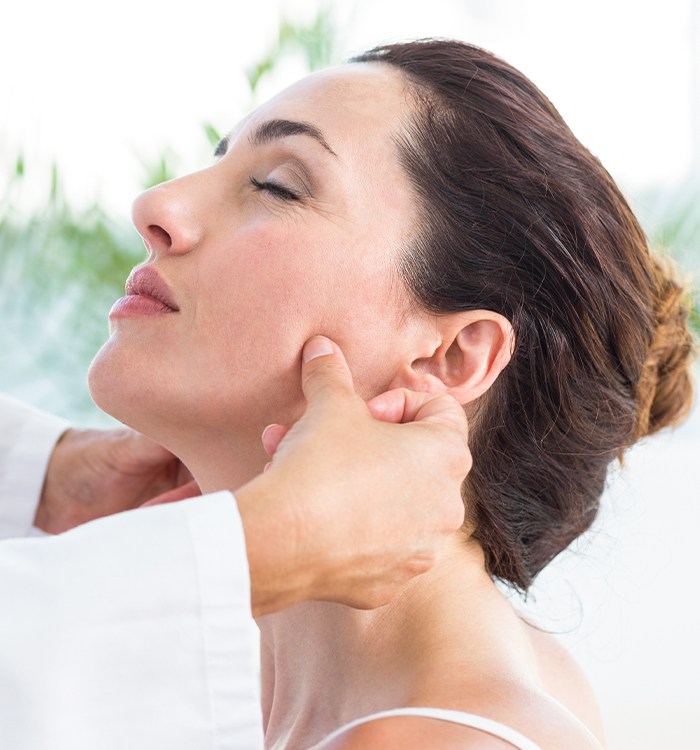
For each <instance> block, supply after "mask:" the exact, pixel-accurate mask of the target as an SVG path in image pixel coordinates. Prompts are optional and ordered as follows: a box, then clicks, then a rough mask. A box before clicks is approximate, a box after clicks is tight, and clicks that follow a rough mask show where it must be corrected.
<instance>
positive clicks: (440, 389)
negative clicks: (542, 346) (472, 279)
mask: <svg viewBox="0 0 700 750" xmlns="http://www.w3.org/2000/svg"><path fill="white" fill-rule="evenodd" d="M437 328H438V334H439V337H438V340H437V342H436V341H435V339H433V343H432V346H431V347H430V349H431V351H430V353H429V354H428V355H427V356H419V357H417V358H416V359H414V360H413V361H412V362H411V363H410V365H407V366H406V367H404V368H403V370H402V372H401V373H399V374H398V375H397V379H396V380H395V382H394V385H400V386H404V387H406V388H410V389H411V390H416V391H427V392H430V393H449V394H450V395H451V396H453V397H454V398H455V399H456V400H457V401H459V403H461V404H468V403H469V402H471V401H473V400H474V399H476V398H478V397H479V396H481V395H482V394H483V393H485V392H486V391H487V390H488V389H489V388H490V387H491V386H492V385H493V383H494V382H495V380H496V378H497V377H498V376H499V374H500V373H501V371H502V370H503V368H504V367H505V366H506V365H507V364H508V362H509V361H510V357H511V355H512V353H513V348H514V335H513V327H512V326H511V324H510V322H509V321H508V320H506V318H504V317H503V316H502V315H500V314H498V313H495V312H492V311H490V310H470V311H468V312H463V313H455V314H453V315H449V316H444V317H441V318H438V319H437ZM434 332H435V329H434V328H433V333H434ZM399 381H400V382H399Z"/></svg>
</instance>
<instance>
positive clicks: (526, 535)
mask: <svg viewBox="0 0 700 750" xmlns="http://www.w3.org/2000/svg"><path fill="white" fill-rule="evenodd" d="M134 221H135V224H136V226H137V228H138V230H139V231H140V233H141V234H142V236H143V238H144V241H145V243H146V246H147V248H148V251H149V260H148V262H147V263H146V264H145V265H144V266H142V267H141V268H140V269H138V270H137V271H136V272H135V273H134V274H132V276H131V277H130V281H129V282H128V283H127V292H128V293H129V294H131V295H132V296H130V297H127V298H125V300H123V301H121V302H119V303H117V305H116V306H115V308H114V309H113V312H112V316H111V321H112V332H111V337H110V339H109V341H108V342H107V343H106V344H105V346H104V347H103V349H102V350H101V352H100V353H99V355H98V356H97V358H96V360H95V362H94V363H93V366H92V369H91V374H90V384H91V390H92V393H93V396H94V398H95V400H96V401H97V403H98V404H99V405H100V406H101V407H102V408H103V409H105V410H106V411H108V412H110V413H111V414H114V415H115V416H117V417H118V418H119V419H121V420H122V421H125V422H127V423H128V424H130V425H131V426H133V427H135V428H137V429H138V430H140V431H142V432H145V433H146V434H148V435H150V436H151V437H153V438H155V439H156V440H158V441H159V442H161V443H163V444H164V445H166V446H167V447H168V448H169V449H170V450H172V451H173V452H174V453H175V454H176V455H178V456H179V457H180V458H181V459H182V460H183V461H184V463H185V464H186V465H187V466H188V467H189V468H190V470H191V471H192V473H193V475H194V476H195V478H196V479H197V480H198V482H199V484H200V486H201V487H202V489H203V490H205V491H208V490H214V489H218V488H219V487H223V486H238V485H240V484H242V483H244V482H245V481H247V480H248V479H249V478H251V477H252V476H253V475H255V474H256V473H257V472H259V471H260V469H261V467H262V466H263V464H264V462H265V461H266V456H265V455H264V452H263V451H262V449H261V447H260V446H259V440H258V435H259V434H260V430H261V429H262V428H263V427H264V426H265V425H266V424H268V423H269V422H285V423H291V422H293V421H295V420H296V419H297V418H298V417H299V415H300V414H301V412H302V410H303V400H302V397H301V393H300V391H299V387H298V385H297V382H298V381H297V371H298V353H299V351H300V349H301V346H302V344H303V342H304V341H305V340H306V339H307V338H309V336H310V335H312V334H314V333H318V332H320V333H324V334H325V335H327V336H329V337H330V338H332V339H334V340H335V341H337V342H338V343H339V345H340V346H341V348H342V349H343V351H344V353H345V354H346V357H347V359H348V362H349V364H350V367H351V370H352V371H353V374H354V378H355V383H356V386H357V388H358V390H359V392H360V393H361V394H362V395H363V396H364V397H366V398H369V397H371V396H373V395H375V394H377V393H380V392H382V391H385V390H387V389H390V388H395V387H403V388H409V389H412V390H416V391H427V392H436V393H448V394H450V395H452V396H454V397H455V398H456V399H457V400H458V401H459V402H460V403H462V404H464V406H465V409H466V412H467V415H468V417H469V419H470V425H471V436H472V437H471V448H472V454H473V457H474V466H473V469H472V471H471V473H470V475H469V477H468V478H467V480H466V481H465V484H464V488H463V495H464V500H465V504H466V509H467V521H466V522H465V526H464V529H463V531H462V532H460V533H459V534H458V535H455V537H454V538H453V539H452V540H451V541H450V543H449V544H447V545H446V547H445V550H444V555H443V557H442V559H441V561H440V562H439V563H438V564H437V565H436V566H435V568H434V569H433V570H432V571H431V572H430V573H428V574H426V575H424V576H421V577H420V578H418V579H417V580H416V581H415V582H414V583H413V584H411V585H410V586H409V587H408V588H407V589H406V591H405V593H404V594H403V595H402V596H401V597H400V598H399V599H398V600H397V601H396V602H394V603H393V604H391V605H389V606H387V607H385V608H382V609H380V610H377V611H358V610H353V609H350V608H347V607H343V606H340V605H335V604H332V603H327V602H316V603H310V604H304V605H300V606H298V607H294V608H292V609H290V610H287V611H285V612H282V613H279V614H275V615H271V616H268V617H265V618H261V620H260V627H261V633H262V661H263V665H262V666H263V709H264V715H265V725H266V726H265V729H266V746H267V747H270V748H282V747H285V748H309V747H312V746H314V747H316V746H318V747H319V748H324V750H331V748H333V749H334V750H338V749H342V750H350V749H352V748H360V747H361V748H390V747H394V746H396V747H402V748H426V747H430V748H438V749H442V748H445V749H447V748H453V747H459V748H494V750H497V748H504V749H505V748H507V747H512V746H513V745H515V746H516V747H522V748H533V747H541V748H543V749H544V750H554V749H555V748H567V750H578V748H581V750H583V749H584V748H585V749H587V748H596V747H600V744H602V742H603V740H602V730H601V728H600V720H599V716H598V711H597V708H596V706H595V701H594V699H593V697H592V696H591V692H590V689H589V687H588V685H587V684H586V681H585V679H584V678H583V677H582V675H581V674H580V672H579V671H578V668H577V667H576V665H575V664H574V663H573V661H572V660H571V658H570V657H569V656H567V654H566V653H565V652H564V651H563V650H562V649H561V648H560V647H559V646H558V645H557V644H556V643H555V642H554V641H553V640H552V639H550V638H549V637H548V636H547V635H545V634H543V633H541V632H539V631H538V630H536V629H535V628H533V627H531V626H530V625H529V624H528V623H526V622H524V621H523V620H522V618H520V617H519V616H518V615H517V613H516V612H515V611H514V610H513V609H512V607H511V606H510V604H509V603H508V602H507V601H506V600H505V598H504V597H503V596H502V595H501V594H500V593H499V591H498V589H497V588H496V586H495V584H494V579H501V580H503V581H505V582H507V583H510V584H511V585H513V586H515V587H516V588H518V589H521V590H526V589H527V587H528V586H529V585H530V583H531V582H532V580H533V579H534V577H535V576H536V575H537V573H538V572H539V571H540V570H541V569H542V568H543V567H544V566H545V565H546V564H547V563H548V562H549V561H550V560H551V559H552V558H553V557H555V556H556V555H557V554H558V553H559V552H560V551H561V550H563V549H564V548H565V547H566V546H567V545H568V544H569V543H570V542H571V541H572V540H573V539H575V538H576V537H577V536H578V535H580V534H581V533H583V532H584V531H585V530H586V529H587V528H588V527H589V526H590V524H591V523H592V521H593V519H594V518H595V515H596V512H597V508H598V502H599V498H600V494H601V492H602V489H603V486H604V483H605V477H606V472H607V468H608V465H609V464H610V462H611V461H613V460H614V459H615V458H617V457H619V456H620V455H621V454H622V452H623V451H624V450H625V449H626V448H627V447H629V446H630V445H632V444H633V443H634V442H635V441H636V440H637V439H639V438H641V437H643V436H644V435H646V434H650V433H652V432H655V431H657V430H659V429H661V428H662V427H664V426H666V425H669V424H673V423H675V422H677V421H678V420H679V419H681V418H682V416H684V414H685V413H686V411H687V409H688V407H689V403H690V395H691V388H690V381H689V377H688V367H689V363H690V361H691V358H692V342H691V338H690V335H689V333H688V330H687V327H686V317H687V310H686V308H685V306H684V304H683V302H682V292H681V289H680V287H679V286H678V285H677V284H676V282H675V281H674V280H673V278H672V276H671V275H670V273H669V272H667V270H666V269H665V267H664V266H663V264H662V263H661V262H660V261H659V260H658V259H656V258H654V257H653V256H652V255H651V254H650V252H649V249H648V247H647V244H646V240H645V238H644V235H643V233H642V231H641V229H640V228H639V225H638V223H637V222H636V220H635V218H634V216H633V215H632V214H631V212H630V210H629V208H628V206H627V204H626V203H625V201H624V199H623V197H622V196H621V194H620V193H619V191H618V189H617V187H616V186H615V184H614V183H613V181H612V180H611V178H610V177H609V175H608V174H607V173H606V172H605V170H604V169H603V168H602V167H601V165H600V164H599V162H598V161H597V160H596V159H595V158H594V157H593V156H591V155H590V154H589V153H588V151H586V150H585V149H584V148H583V146H581V144H580V143H579V142H578V141H577V140H576V139H575V137H574V136H573V135H572V134H571V132H570V131H569V129H568V128H567V126H566V125H565V123H564V122H563V121H562V119H561V117H560V116H559V115H558V113H557V112H556V110H555V109H554V108H553V107H552V105H551V104H550V103H549V101H548V100H547V99H546V98H545V97H544V96H543V95H542V94H541V93H540V92H539V91H538V90H537V89H536V88H535V87H534V86H533V85H532V83H530V82H529V81H528V80H527V79H526V78H524V76H522V74H520V73H519V72H517V71H516V70H514V69H513V68H512V67H510V66H509V65H507V64H506V63H504V62H503V61H501V60H499V59H498V58H496V57H494V56H492V55H491V54H489V53H487V52H484V51H483V50H480V49H477V48H474V47H471V46H469V45H466V44H462V43H460V42H451V41H430V40H428V41H424V42H415V43H408V44H398V45H388V46H384V47H380V48H377V49H375V50H372V51H370V52H368V53H366V54H364V55H361V56H359V57H358V58H356V59H355V60H354V61H353V62H352V63H351V64H349V65H345V66H342V67H340V68H336V69H331V70H327V71H321V72H319V73H316V74H314V75H312V76H309V77H308V78H306V79H304V80H302V81H300V82H299V83H297V84H296V85H294V86H292V87H291V88H289V89H287V90H286V91H284V92H282V93H281V94H280V95H278V96H277V97H275V98H274V99H272V100H271V101H270V102H268V103H267V104H265V105H263V106H262V107H260V108H259V109H258V110H256V111H255V112H253V113H252V114H251V115H250V116H248V117H247V118H246V119H245V120H244V121H243V122H242V123H240V124H239V125H238V127H237V128H236V129H234V131H233V132H232V133H231V134H230V135H229V136H228V137H227V138H226V139H224V141H223V142H222V144H220V146H219V148H218V149H217V161H216V162H215V164H214V165H213V166H211V167H209V168H208V169H205V170H203V171H202V172H198V173H196V174H193V175H190V176H188V177H185V178H183V179H179V180H174V181H172V182H169V183H165V184H163V185H160V186H158V187H156V188H154V189H152V190H151V191H149V192H147V193H145V194H144V195H143V196H141V197H140V198H139V199H138V200H137V202H136V204H135V207H134ZM149 295H150V296H149ZM232 382H234V383H235V385H236V388H231V387H230V385H231V383H232ZM338 429H339V430H341V429H342V424H339V425H338ZM232 445H233V446H234V447H235V449H236V454H237V456H238V461H237V462H236V464H235V465H233V466H232V465H231V462H230V460H229V456H230V455H231V446H232ZM390 533H391V529H387V534H390ZM426 706H427V707H437V708H442V709H453V710H454V713H452V714H441V715H440V716H436V715H435V714H433V715H426V714H425V712H423V714H421V712H420V711H419V710H418V709H419V708H421V707H426ZM397 707H408V708H411V709H412V713H413V715H395V714H394V715H392V714H389V715H386V714H385V715H380V716H379V717H376V718H374V719H373V720H369V721H364V722H362V723H359V724H352V722H354V720H356V719H360V718H362V717H368V716H370V717H371V716H373V715H374V714H375V713H377V712H382V711H386V710H389V709H394V708H397ZM409 713H410V712H409ZM335 730H339V731H338V733H336V734H331V733H333V732H334V731H335ZM324 738H326V739H325V740H324ZM319 743H320V744H319ZM534 743H536V744H534Z"/></svg>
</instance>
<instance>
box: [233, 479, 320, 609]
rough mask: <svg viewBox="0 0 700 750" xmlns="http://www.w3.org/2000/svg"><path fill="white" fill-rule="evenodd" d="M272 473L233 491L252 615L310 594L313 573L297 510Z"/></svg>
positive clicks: (289, 604)
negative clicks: (242, 544)
mask: <svg viewBox="0 0 700 750" xmlns="http://www.w3.org/2000/svg"><path fill="white" fill-rule="evenodd" d="M286 495H288V490H287V487H286V485H285V484H280V483H279V482H278V481H277V480H276V478H275V476H274V472H273V471H270V472H266V473H265V474H261V475H259V476H257V477H256V478H255V479H253V480H252V481H250V482H248V483H247V484H245V485H244V486H243V487H241V488H239V489H238V490H237V491H236V492H235V498H236V503H237V504H238V511H239V514H240V517H241V521H242V524H243V532H244V535H245V540H246V553H247V556H248V568H249V572H250V591H251V608H252V611H253V615H254V616H255V617H260V616H262V615H266V614H271V613H272V612H277V611H279V610H281V609H285V608H286V607H290V606H293V605H294V604H299V603H300V602H302V601H306V600H308V599H312V598H314V597H313V594H314V585H315V581H316V580H317V576H316V575H315V572H314V570H313V567H314V566H313V564H312V561H311V559H310V556H309V555H308V554H305V552H306V550H304V547H303V545H302V544H301V543H300V539H301V534H300V529H299V523H298V517H299V514H298V513H297V512H294V506H293V503H292V502H290V499H289V498H288V497H287V498H285V496H286Z"/></svg>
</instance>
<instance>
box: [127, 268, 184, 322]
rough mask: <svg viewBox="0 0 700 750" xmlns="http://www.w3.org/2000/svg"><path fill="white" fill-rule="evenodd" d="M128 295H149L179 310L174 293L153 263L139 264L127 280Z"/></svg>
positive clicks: (173, 309) (174, 310) (176, 310)
mask: <svg viewBox="0 0 700 750" xmlns="http://www.w3.org/2000/svg"><path fill="white" fill-rule="evenodd" d="M126 294H127V296H138V297H149V298H150V299H152V300H156V302H160V303H161V304H162V305H165V306H166V307H168V308H170V309H171V310H172V311H173V312H179V310H180V308H179V307H178V306H177V303H176V302H175V299H174V297H173V293H172V292H171V291H170V288H169V287H168V285H167V284H166V283H165V282H164V281H163V279H161V277H160V274H159V273H158V271H156V269H155V268H153V266H151V265H144V266H137V267H136V268H135V269H134V270H133V271H132V272H131V274H130V275H129V278H128V279H127V280H126Z"/></svg>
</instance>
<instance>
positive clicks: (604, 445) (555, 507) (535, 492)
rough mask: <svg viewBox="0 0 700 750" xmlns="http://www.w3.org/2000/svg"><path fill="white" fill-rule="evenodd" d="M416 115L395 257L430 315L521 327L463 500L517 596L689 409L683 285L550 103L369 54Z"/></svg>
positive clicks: (454, 61) (423, 53)
mask: <svg viewBox="0 0 700 750" xmlns="http://www.w3.org/2000/svg"><path fill="white" fill-rule="evenodd" d="M372 61H377V62H383V63H388V64H391V65H394V66H396V67H398V68H399V69H400V70H401V71H402V73H403V74H404V76H405V79H406V81H407V91H408V94H409V98H410V101H411V103H412V105H413V106H412V108H411V109H412V112H413V116H412V118H411V121H410V122H408V123H406V124H405V128H404V130H403V132H402V133H401V134H397V144H398V153H399V158H400V160H401V162H402V164H403V165H404V167H405V169H406V171H407V173H408V175H409V177H410V179H411V181H412V184H413V186H414V188H415V190H416V192H417V194H418V197H419V203H420V209H419V214H420V215H419V222H418V226H419V227H420V229H418V230H417V233H416V237H415V239H414V241H413V242H412V243H411V245H410V247H409V248H408V250H407V251H406V252H405V253H404V254H403V256H402V259H401V272H402V275H403V278H404V279H405V281H406V284H407V286H408V287H409V289H411V290H412V292H413V294H414V295H415V297H416V299H417V300H418V302H419V303H420V304H421V305H423V306H424V308H426V309H427V310H430V311H432V312H434V313H437V314H445V313H451V312H455V311H460V310H470V309H487V310H493V311H495V312H498V313H500V314H502V315H504V316H505V317H506V318H507V319H508V320H509V321H510V322H511V323H512V325H513V328H514V331H515V342H516V343H515V350H514V353H513V356H512V359H511V362H510V364H509V365H508V367H507V368H506V369H505V370H504V371H503V373H502V374H501V376H500V377H499V379H498V380H497V381H496V383H495V385H494V386H493V387H492V388H491V390H490V391H489V393H488V394H486V396H484V397H482V399H481V400H480V403H479V404H478V407H477V416H476V422H475V424H476V428H475V429H474V431H473V432H472V440H471V448H472V453H473V456H474V467H473V469H472V471H471V473H470V475H469V476H468V477H467V480H466V481H465V487H464V491H465V500H466V501H467V507H468V509H469V512H470V515H471V519H472V521H473V522H474V524H475V527H476V531H475V533H474V536H475V537H476V538H477V539H478V540H479V541H480V543H481V545H482V547H483V549H484V552H485V555H486V561H487V566H488V569H489V571H490V573H491V574H492V575H493V576H495V577H498V578H501V579H503V580H505V581H508V582H510V583H511V584H513V585H515V586H517V587H518V588H520V589H523V590H525V589H527V588H528V586H529V585H530V584H531V582H532V580H533V579H534V577H535V576H536V575H537V573H538V572H539V571H540V570H541V569H542V568H543V567H544V566H545V565H546V564H547V563H548V562H549V561H550V560H552V558H554V557H555V556H556V555H557V554H559V552H561V551H562V550H563V549H564V548H565V547H566V546H567V545H568V544H569V543H570V542H571V541H572V540H573V539H575V538H576V537H577V536H579V535H580V534H582V533H583V532H584V531H585V530H586V529H588V527H589V526H590V525H591V523H592V522H593V520H594V518H595V516H596V513H597V511H598V507H599V502H600V496H601V494H602V492H603V489H604V485H605V480H606V474H607V469H608V466H609V464H610V462H611V461H612V460H613V459H614V458H615V457H617V456H621V455H622V451H623V450H624V449H625V448H627V447H628V446H630V445H631V444H632V443H634V442H635V441H636V440H637V439H639V438H640V437H643V436H644V435H647V434H651V433H653V432H655V431H657V430H659V429H661V428H662V427H665V426H667V425H671V424H674V423H677V422H678V421H680V420H681V419H682V418H683V417H684V416H685V415H686V413H687V412H688V410H689V408H690V404H691V395H692V394H691V382H690V378H689V367H690V363H691V360H692V357H693V342H692V337H691V334H690V333H689V330H688V327H687V317H688V310H687V306H686V302H685V301H684V294H683V291H682V288H681V286H680V285H679V284H678V283H677V282H676V281H675V279H674V277H673V274H672V271H671V269H670V268H669V266H668V264H667V263H666V262H664V261H662V260H661V259H660V258H659V257H656V256H655V255H654V254H652V253H651V252H650V250H649V247H648V244H647V241H646V238H645V236H644V233H643V231H642V229H641V228H640V226H639V224H638V222H637V220H636V219H635V217H634V215H633V214H632V211H631V210H630V208H629V206H628V205H627V202H626V201H625V199H624V197H623V196H622V194H621V193H620V191H619V189H618V188H617V186H616V185H615V183H614V182H613V180H612V178H611V177H610V175H609V174H608V173H607V172H606V171H605V169H604V168H603V167H602V165H601V164H600V162H599V161H598V160H597V159H596V158H595V157H594V156H592V155H591V153H590V152H589V151H587V150H586V149H585V148H584V147H583V146H582V145H581V143H579V141H578V140H577V139H576V138H575V137H574V135H573V133H572V132H571V131H570V130H569V128H568V126H567V125H566V123H565V122H564V121H563V119H562V118H561V116H560V115H559V113H558V112H557V111H556V109H554V107H553V106H552V104H551V103H550V102H549V100H548V99H547V98H546V97H545V96H544V95H543V94H542V93H541V92H540V91H539V90H538V89H537V88H536V87H535V86H534V85H533V84H532V83H531V82H530V81H529V80H528V79H527V78H526V77H525V76H523V75H522V74H521V73H519V72H518V71H517V70H515V69H514V68H513V67H511V66H510V65H508V64H507V63H505V62H504V61H502V60H500V59H499V58H497V57H495V56H494V55H492V54H491V53H489V52H486V51H484V50H482V49H479V48H477V47H474V46H471V45H468V44H464V43H462V42H458V41H448V40H424V41H418V42H410V43H405V44H390V45H385V46H381V47H377V48H375V49H373V50H370V51H369V52H366V53H364V54H362V55H359V56H358V57H356V58H354V59H353V62H372Z"/></svg>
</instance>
